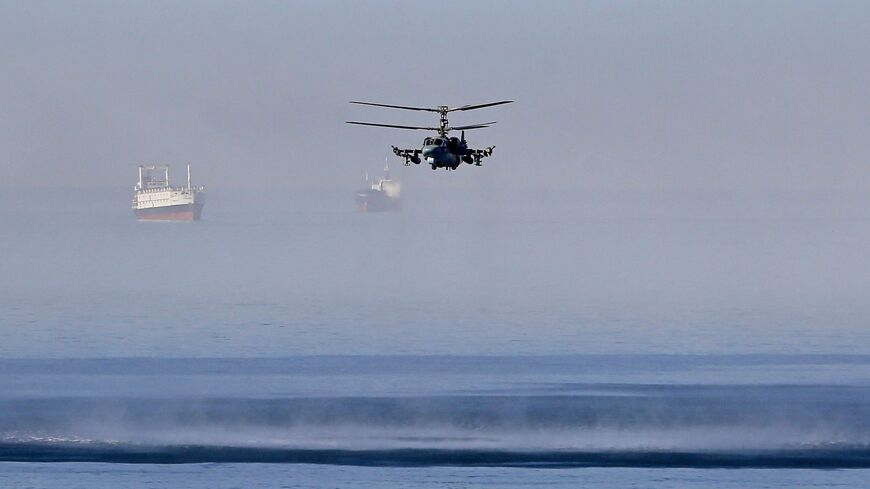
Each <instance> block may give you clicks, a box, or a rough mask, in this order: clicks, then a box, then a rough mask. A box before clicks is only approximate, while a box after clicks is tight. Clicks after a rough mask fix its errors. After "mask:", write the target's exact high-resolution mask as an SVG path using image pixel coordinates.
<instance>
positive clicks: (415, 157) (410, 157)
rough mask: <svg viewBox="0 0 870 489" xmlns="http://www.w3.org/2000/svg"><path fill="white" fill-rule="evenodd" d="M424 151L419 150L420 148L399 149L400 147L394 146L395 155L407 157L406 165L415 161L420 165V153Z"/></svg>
mask: <svg viewBox="0 0 870 489" xmlns="http://www.w3.org/2000/svg"><path fill="white" fill-rule="evenodd" d="M422 152H423V151H422V150H419V149H399V148H397V147H395V146H393V153H395V155H396V156H398V157H399V158H404V159H405V166H411V163H414V164H415V165H419V164H420V153H422Z"/></svg>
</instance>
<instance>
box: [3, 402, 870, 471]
mask: <svg viewBox="0 0 870 489" xmlns="http://www.w3.org/2000/svg"><path fill="white" fill-rule="evenodd" d="M551 387H552V386H550V388H548V390H547V391H548V392H551V393H549V394H540V395H539V394H535V395H528V394H524V395H485V394H478V395H445V396H431V397H346V398H279V399H247V398H171V399H151V398H143V399H135V398H134V399H131V398H93V397H91V398H54V399H12V400H0V460H6V461H93V462H125V463H149V462H151V463H199V462H276V463H278V462H282V463H324V464H326V463H331V464H353V465H508V466H514V465H515V466H541V467H544V466H552V467H567V466H638V467H655V466H671V467H676V466H680V467H830V468H835V467H867V468H870V423H868V422H867V420H868V419H870V388H866V387H844V386H650V385H641V386H637V385H594V386H585V387H584V386H579V385H566V386H563V387H564V388H551ZM553 392H555V393H553ZM559 392H569V393H570V394H563V393H559Z"/></svg>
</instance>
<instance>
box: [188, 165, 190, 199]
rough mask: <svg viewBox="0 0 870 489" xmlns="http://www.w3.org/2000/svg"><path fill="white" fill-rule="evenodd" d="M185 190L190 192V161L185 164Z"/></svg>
mask: <svg viewBox="0 0 870 489" xmlns="http://www.w3.org/2000/svg"><path fill="white" fill-rule="evenodd" d="M187 191H188V192H190V163H188V164H187Z"/></svg>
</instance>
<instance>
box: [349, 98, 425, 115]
mask: <svg viewBox="0 0 870 489" xmlns="http://www.w3.org/2000/svg"><path fill="white" fill-rule="evenodd" d="M350 103H352V104H358V105H373V106H375V107H389V108H391V109H405V110H425V111H427V112H439V111H438V109H430V108H429V107H408V106H406V105H389V104H375V103H372V102H354V101H353V100H351V101H350Z"/></svg>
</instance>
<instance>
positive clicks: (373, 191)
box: [356, 165, 402, 212]
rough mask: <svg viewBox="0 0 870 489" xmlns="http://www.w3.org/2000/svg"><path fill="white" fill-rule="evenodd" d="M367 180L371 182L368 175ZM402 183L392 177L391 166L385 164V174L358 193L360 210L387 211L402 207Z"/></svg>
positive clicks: (357, 200) (357, 198)
mask: <svg viewBox="0 0 870 489" xmlns="http://www.w3.org/2000/svg"><path fill="white" fill-rule="evenodd" d="M366 182H369V178H368V175H366ZM400 191H401V185H400V184H399V182H397V181H395V180H392V179H391V178H390V167H389V165H384V176H383V177H381V178H379V179H378V180H377V182H373V183H371V184H370V187H369V188H364V189H361V190H359V191H357V193H356V206H357V208H358V209H359V210H360V212H387V211H398V210H401V209H402V200H401V198H400Z"/></svg>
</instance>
